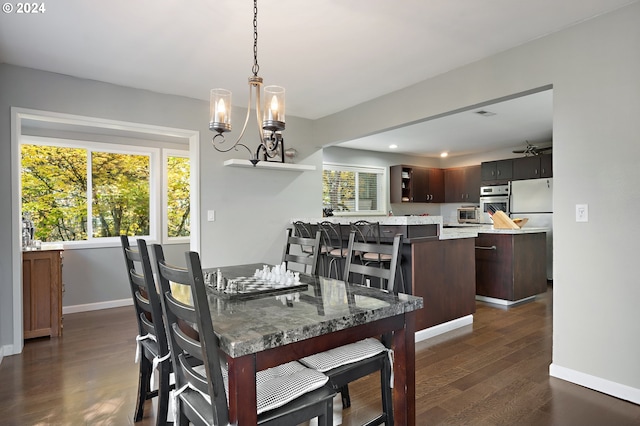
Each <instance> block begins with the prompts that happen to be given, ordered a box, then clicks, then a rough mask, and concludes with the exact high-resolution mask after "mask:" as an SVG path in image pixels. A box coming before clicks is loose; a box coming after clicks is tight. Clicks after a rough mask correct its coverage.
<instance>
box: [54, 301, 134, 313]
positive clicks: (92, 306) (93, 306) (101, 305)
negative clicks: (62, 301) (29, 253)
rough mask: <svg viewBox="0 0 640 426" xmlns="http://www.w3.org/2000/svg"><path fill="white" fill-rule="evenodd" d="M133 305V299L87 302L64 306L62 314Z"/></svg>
mask: <svg viewBox="0 0 640 426" xmlns="http://www.w3.org/2000/svg"><path fill="white" fill-rule="evenodd" d="M130 305H133V300H132V299H120V300H109V301H106V302H97V303H86V304H83V305H73V306H63V307H62V314H63V315H65V314H76V313H78V312H89V311H99V310H101V309H111V308H120V307H122V306H130Z"/></svg>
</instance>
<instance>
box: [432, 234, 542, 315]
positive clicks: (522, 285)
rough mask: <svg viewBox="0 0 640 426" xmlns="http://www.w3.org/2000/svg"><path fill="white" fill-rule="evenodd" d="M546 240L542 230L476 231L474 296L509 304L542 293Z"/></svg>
mask: <svg viewBox="0 0 640 426" xmlns="http://www.w3.org/2000/svg"><path fill="white" fill-rule="evenodd" d="M546 241H547V239H546V233H545V232H536V233H514V234H502V233H495V234H494V233H486V234H484V233H481V234H478V237H477V238H476V250H475V260H476V296H477V298H478V299H480V300H487V301H491V300H490V299H496V300H495V301H497V302H498V303H501V302H500V301H503V302H504V303H502V304H505V305H509V304H513V303H518V302H521V301H524V300H526V299H529V298H532V297H534V296H535V295H537V294H540V293H544V292H545V291H546V290H547V274H546V271H547V266H546V259H547V255H546V251H547V245H546V244H547V243H546ZM483 298H484V299H483ZM486 298H488V299H486ZM425 306H427V305H426V300H425Z"/></svg>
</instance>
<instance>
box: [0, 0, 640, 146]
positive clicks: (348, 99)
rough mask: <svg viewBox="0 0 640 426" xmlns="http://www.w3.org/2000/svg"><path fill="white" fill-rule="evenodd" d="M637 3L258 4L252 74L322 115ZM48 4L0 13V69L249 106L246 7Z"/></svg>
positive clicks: (196, 1)
mask: <svg viewBox="0 0 640 426" xmlns="http://www.w3.org/2000/svg"><path fill="white" fill-rule="evenodd" d="M636 1H638V0H561V1H558V0H538V1H529V0H519V1H518V0H467V1H464V0H430V1H424V0H405V1H397V0H322V1H313V2H308V1H304V2H303V1H300V0H277V1H276V0H260V3H259V5H258V6H259V15H258V34H259V39H258V62H259V65H260V72H259V75H260V76H262V77H263V78H264V80H265V84H278V85H281V86H284V87H285V88H286V89H287V114H288V115H294V116H298V117H304V118H309V119H317V118H320V117H323V116H326V115H329V114H332V113H335V112H338V111H341V110H343V109H345V108H348V107H351V106H354V105H357V104H359V103H362V102H364V101H367V100H370V99H373V98H376V97H378V96H381V95H384V94H386V93H390V92H393V91H395V90H398V89H400V88H403V87H407V86H409V85H412V84H414V83H417V82H419V81H422V80H425V79H428V78H430V77H433V76H435V75H438V74H441V73H443V72H446V71H449V70H451V69H454V68H457V67H460V66H462V65H465V64H468V63H471V62H473V61H476V60H479V59H482V58H484V57H487V56H490V55H493V54H495V53H498V52H501V51H504V50H506V49H509V48H512V47H514V46H517V45H520V44H523V43H526V42H528V41H530V40H533V39H536V38H539V37H542V36H544V35H547V34H550V33H553V32H555V31H558V30H561V29H563V28H566V27H568V26H571V25H574V24H576V23H578V22H581V21H584V20H586V19H590V18H592V17H595V16H597V15H600V14H603V13H606V12H608V11H611V10H613V9H616V8H619V7H621V6H624V5H627V4H630V3H634V2H636ZM12 4H15V3H12ZM44 4H45V7H46V11H45V12H44V13H40V14H31V15H24V14H22V15H19V14H17V13H15V11H14V12H12V13H2V14H0V62H6V63H10V64H14V65H20V66H26V67H30V68H37V69H42V70H46V71H51V72H56V73H61V74H67V75H72V76H76V77H81V78H87V79H93V80H100V81H104V82H109V83H115V84H120V85H124V86H129V87H135V88H141V89H148V90H152V91H155V92H160V93H168V94H175V95H182V96H188V97H192V98H197V99H203V100H208V96H209V90H210V89H211V88H213V87H224V88H227V89H230V90H232V91H233V92H234V98H233V103H234V104H236V105H240V106H245V105H246V97H247V93H248V89H247V87H248V86H247V83H246V82H247V77H249V75H250V74H251V66H252V64H253V24H252V20H253V4H252V2H251V1H249V0H244V1H239V0H216V1H212V0H210V1H203V0H191V1H188V2H184V1H175V0H174V1H168V0H135V1H131V0H111V1H108V2H107V1H86V0H65V1H58V2H44ZM514 105H515V104H514ZM523 108H524V107H523ZM529 117H530V116H529ZM489 119H490V118H486V120H489ZM469 120H471V119H470V118H469ZM434 129H435V130H439V131H440V132H442V131H443V130H442V129H441V128H439V127H438V126H435V125H434ZM424 132H425V130H422V131H421V132H420V133H421V134H422V135H423V136H424ZM540 133H541V132H540ZM521 136H522V135H514V137H515V138H517V139H523V137H521ZM398 137H399V138H400V137H401V136H398ZM424 139H427V140H428V138H426V137H423V140H424ZM451 146H453V145H451ZM411 149H412V150H417V151H416V152H422V150H421V149H420V148H416V147H415V146H414V147H413V148H411ZM442 149H449V148H447V147H446V146H445V145H442ZM453 149H454V148H451V150H453ZM460 149H471V148H470V147H460ZM439 150H440V148H439V149H438V151H439ZM428 155H431V154H430V153H429V154H428Z"/></svg>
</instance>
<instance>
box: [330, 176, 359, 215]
mask: <svg viewBox="0 0 640 426" xmlns="http://www.w3.org/2000/svg"><path fill="white" fill-rule="evenodd" d="M355 179H356V174H355V173H354V172H339V171H335V170H324V171H323V172H322V202H323V204H324V205H329V206H331V207H332V208H333V209H334V210H343V211H349V210H353V209H354V207H355V199H356V197H355Z"/></svg>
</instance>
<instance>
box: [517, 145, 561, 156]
mask: <svg viewBox="0 0 640 426" xmlns="http://www.w3.org/2000/svg"><path fill="white" fill-rule="evenodd" d="M525 142H526V143H527V147H526V148H525V149H516V150H514V151H513V153H514V154H524V155H525V157H529V156H533V155H541V154H543V153H544V152H545V151H550V150H552V149H553V146H546V147H544V148H539V147H537V146H536V145H531V144H530V143H529V141H525Z"/></svg>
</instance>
